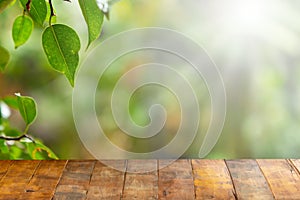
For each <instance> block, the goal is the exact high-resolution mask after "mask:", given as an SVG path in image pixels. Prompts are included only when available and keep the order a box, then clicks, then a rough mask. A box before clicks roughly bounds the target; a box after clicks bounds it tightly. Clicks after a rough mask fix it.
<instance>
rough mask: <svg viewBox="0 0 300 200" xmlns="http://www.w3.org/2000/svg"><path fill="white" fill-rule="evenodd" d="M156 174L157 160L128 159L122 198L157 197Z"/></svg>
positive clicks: (129, 199)
mask: <svg viewBox="0 0 300 200" xmlns="http://www.w3.org/2000/svg"><path fill="white" fill-rule="evenodd" d="M153 169H154V171H153ZM157 175H158V174H157V160H146V161H145V160H128V166H127V171H126V176H125V177H126V179H125V185H124V191H123V195H122V199H126V200H127V199H128V200H131V199H158V176H157Z"/></svg>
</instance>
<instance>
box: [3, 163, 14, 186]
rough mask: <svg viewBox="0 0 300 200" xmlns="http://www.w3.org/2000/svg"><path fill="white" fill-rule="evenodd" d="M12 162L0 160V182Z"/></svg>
mask: <svg viewBox="0 0 300 200" xmlns="http://www.w3.org/2000/svg"><path fill="white" fill-rule="evenodd" d="M12 162H13V161H11V160H0V181H1V179H2V178H3V176H5V174H6V172H7V170H8V168H9V167H10V166H11V164H12Z"/></svg>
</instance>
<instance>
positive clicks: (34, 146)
mask: <svg viewBox="0 0 300 200" xmlns="http://www.w3.org/2000/svg"><path fill="white" fill-rule="evenodd" d="M26 146H27V149H28V153H29V154H30V156H31V158H32V159H34V160H45V159H55V160H58V157H57V156H56V155H55V153H54V152H53V151H51V149H49V148H48V147H47V146H45V145H44V144H43V143H41V142H39V141H36V142H35V143H27V144H26Z"/></svg>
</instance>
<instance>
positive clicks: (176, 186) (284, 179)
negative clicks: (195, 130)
mask: <svg viewBox="0 0 300 200" xmlns="http://www.w3.org/2000/svg"><path fill="white" fill-rule="evenodd" d="M106 162H109V163H113V164H114V166H116V167H117V168H118V169H123V170H122V171H118V170H115V169H112V168H110V167H108V166H106V165H105V164H103V163H101V162H100V161H95V160H82V161H76V160H71V161H0V200H1V199H3V200H10V199H11V200H13V199H24V200H25V199H26V200H27V199H34V200H35V199H45V200H46V199H58V200H60V199H62V200H63V199H72V200H73V199H75V200H76V199H188V200H189V199H300V173H299V172H300V160H297V159H278V160H184V159H182V160H177V161H175V162H173V163H172V164H170V165H168V162H170V161H168V160H128V161H127V160H114V161H106ZM165 165H167V166H166V167H162V166H165ZM151 169H155V170H154V171H149V170H151ZM140 171H148V172H146V173H138V172H140Z"/></svg>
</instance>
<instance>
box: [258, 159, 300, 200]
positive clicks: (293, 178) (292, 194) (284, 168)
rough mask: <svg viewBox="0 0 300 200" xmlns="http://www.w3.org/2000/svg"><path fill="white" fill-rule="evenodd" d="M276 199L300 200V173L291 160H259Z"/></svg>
mask: <svg viewBox="0 0 300 200" xmlns="http://www.w3.org/2000/svg"><path fill="white" fill-rule="evenodd" d="M257 162H258V164H259V166H260V168H261V170H262V172H263V174H264V176H265V178H266V179H267V181H268V183H269V186H270V188H271V191H272V192H273V195H274V197H275V198H276V199H300V176H299V172H298V171H297V170H295V167H294V166H293V165H292V163H290V161H289V160H257Z"/></svg>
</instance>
